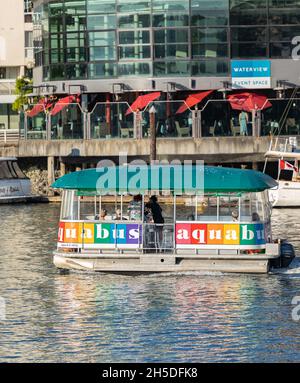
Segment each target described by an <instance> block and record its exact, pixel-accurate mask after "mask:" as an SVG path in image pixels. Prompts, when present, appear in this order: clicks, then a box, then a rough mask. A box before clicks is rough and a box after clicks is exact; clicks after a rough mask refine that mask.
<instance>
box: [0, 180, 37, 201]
mask: <svg viewBox="0 0 300 383" xmlns="http://www.w3.org/2000/svg"><path fill="white" fill-rule="evenodd" d="M31 198H32V194H31V183H30V180H29V179H2V180H0V203H16V202H27V200H29V199H31Z"/></svg>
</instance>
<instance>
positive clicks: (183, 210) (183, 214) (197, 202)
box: [176, 196, 218, 222]
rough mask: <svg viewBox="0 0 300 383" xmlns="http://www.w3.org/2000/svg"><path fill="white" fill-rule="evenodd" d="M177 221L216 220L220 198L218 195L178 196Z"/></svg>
mask: <svg viewBox="0 0 300 383" xmlns="http://www.w3.org/2000/svg"><path fill="white" fill-rule="evenodd" d="M176 201H177V206H176V220H177V221H203V222H206V221H216V220H217V219H218V198H217V197H216V196H193V197H177V199H176Z"/></svg>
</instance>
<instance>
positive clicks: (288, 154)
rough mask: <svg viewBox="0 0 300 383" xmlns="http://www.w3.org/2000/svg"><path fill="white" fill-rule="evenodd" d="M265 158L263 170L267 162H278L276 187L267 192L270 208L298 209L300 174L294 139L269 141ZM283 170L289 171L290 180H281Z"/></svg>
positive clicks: (299, 152)
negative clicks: (275, 160)
mask: <svg viewBox="0 0 300 383" xmlns="http://www.w3.org/2000/svg"><path fill="white" fill-rule="evenodd" d="M265 157H266V162H265V169H266V164H267V162H268V161H269V160H274V159H277V160H278V177H277V182H278V187H275V188H273V189H270V190H269V199H270V202H271V204H272V206H273V207H300V174H299V166H298V162H299V159H300V149H298V145H297V139H296V137H287V138H276V139H274V140H271V143H270V147H269V150H268V151H267V152H266V154H265ZM291 162H293V163H291ZM281 164H282V165H283V166H281ZM285 170H289V173H290V180H286V179H283V171H285Z"/></svg>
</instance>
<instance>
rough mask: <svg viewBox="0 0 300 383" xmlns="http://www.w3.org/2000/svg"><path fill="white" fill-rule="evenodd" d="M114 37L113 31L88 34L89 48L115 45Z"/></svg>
mask: <svg viewBox="0 0 300 383" xmlns="http://www.w3.org/2000/svg"><path fill="white" fill-rule="evenodd" d="M115 43H116V35H115V32H114V31H105V32H104V31H103V32H89V45H90V46H106V45H111V46H113V45H115Z"/></svg>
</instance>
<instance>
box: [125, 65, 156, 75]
mask: <svg viewBox="0 0 300 383" xmlns="http://www.w3.org/2000/svg"><path fill="white" fill-rule="evenodd" d="M150 68H151V66H150V63H126V64H125V63H122V64H119V65H118V71H119V76H138V75H142V76H143V75H144V76H146V75H147V76H148V75H149V74H150V73H151V70H150Z"/></svg>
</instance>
